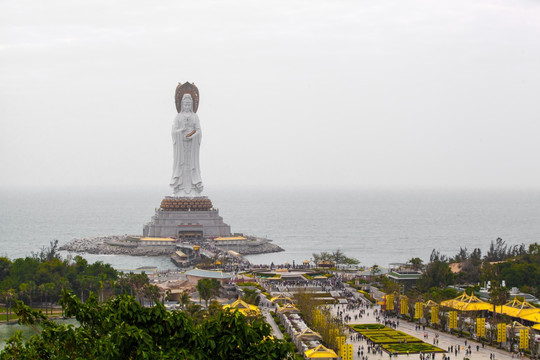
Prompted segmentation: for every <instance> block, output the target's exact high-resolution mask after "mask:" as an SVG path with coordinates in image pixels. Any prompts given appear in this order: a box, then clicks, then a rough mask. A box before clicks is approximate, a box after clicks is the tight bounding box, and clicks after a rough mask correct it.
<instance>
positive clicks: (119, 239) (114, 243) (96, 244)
mask: <svg viewBox="0 0 540 360" xmlns="http://www.w3.org/2000/svg"><path fill="white" fill-rule="evenodd" d="M137 239H138V237H137V236H131V235H112V236H95V237H88V238H82V239H73V240H71V241H70V242H68V243H67V244H65V245H62V246H61V247H60V250H64V251H69V252H75V253H88V254H112V255H131V256H169V255H171V253H173V252H174V250H175V247H174V245H172V246H163V245H161V246H139V243H138V241H137Z"/></svg>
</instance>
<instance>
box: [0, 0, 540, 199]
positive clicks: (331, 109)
mask: <svg viewBox="0 0 540 360" xmlns="http://www.w3.org/2000/svg"><path fill="white" fill-rule="evenodd" d="M538 19H540V3H537V2H533V1H526V0H519V1H481V0H478V1H464V0H460V1H441V2H436V3H434V2H430V1H427V0H413V1H409V2H399V1H382V2H377V3H367V2H350V1H336V2H333V1H322V0H321V1H300V2H294V3H290V2H286V1H277V2H262V3H252V2H249V1H232V0H231V1H224V2H212V1H200V2H196V3H195V2H194V3H191V2H173V1H165V2H161V3H159V4H152V5H151V6H150V5H148V3H146V2H144V1H133V2H123V1H121V2H113V3H109V2H105V1H102V2H99V1H98V2H80V3H79V2H77V3H73V2H69V1H67V0H54V1H51V2H47V3H41V2H39V1H35V0H31V1H26V2H19V1H15V0H11V1H3V2H2V3H1V4H0V54H1V56H0V169H1V170H0V189H9V188H36V189H39V188H55V187H65V188H75V189H77V188H80V189H84V188H92V187H103V188H127V189H129V188H138V187H145V188H149V187H152V188H155V187H159V188H162V189H163V192H164V193H167V191H168V190H169V189H168V186H167V184H168V182H169V179H170V177H171V169H172V143H171V134H170V131H171V130H170V129H171V124H172V120H173V118H174V116H175V114H176V110H175V107H174V101H173V96H174V90H175V87H176V85H177V84H178V82H182V83H184V82H186V81H190V82H194V83H195V84H196V85H197V86H198V88H199V91H200V94H201V101H200V106H199V111H198V115H199V117H200V122H201V127H202V134H203V137H202V143H201V155H200V164H201V172H202V180H203V183H204V185H205V191H204V192H203V195H206V194H207V193H208V192H211V191H214V190H216V189H217V188H219V187H222V188H223V187H232V188H235V187H236V188H244V187H245V188H257V189H298V188H308V189H322V190H324V191H327V192H331V191H338V190H339V189H341V190H346V189H359V190H362V189H365V190H369V189H380V190H385V189H405V190H406V189H427V190H429V189H450V190H455V189H487V190H489V189H493V190H499V189H501V190H527V189H534V190H537V189H540V166H538V155H539V154H540V141H538V134H540V121H539V120H540V112H539V107H538V94H540V67H538V64H539V63H540V22H539V21H538Z"/></svg>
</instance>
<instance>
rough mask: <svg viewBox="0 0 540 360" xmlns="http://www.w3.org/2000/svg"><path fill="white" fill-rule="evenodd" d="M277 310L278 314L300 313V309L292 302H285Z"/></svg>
mask: <svg viewBox="0 0 540 360" xmlns="http://www.w3.org/2000/svg"><path fill="white" fill-rule="evenodd" d="M277 312H278V313H280V314H282V313H293V314H298V313H300V310H299V309H298V308H297V307H296V306H294V305H293V304H286V305H285V306H282V307H280V308H279V309H278V311H277Z"/></svg>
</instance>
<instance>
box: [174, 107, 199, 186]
mask: <svg viewBox="0 0 540 360" xmlns="http://www.w3.org/2000/svg"><path fill="white" fill-rule="evenodd" d="M193 130H195V133H194V134H193V135H191V136H190V138H191V140H190V139H187V138H186V135H188V134H189V133H191V132H192V131H193ZM171 134H172V140H173V153H174V156H173V159H174V162H173V174H172V178H171V181H170V185H171V187H172V188H173V191H174V195H175V196H198V195H199V194H200V193H201V191H202V190H203V184H202V179H201V170H200V166H199V149H200V146H201V138H202V132H201V125H200V123H199V116H197V114H196V113H194V112H192V113H191V114H190V115H189V116H187V115H186V113H184V112H183V111H182V112H180V113H178V114H177V115H176V118H175V119H174V121H173V127H172V132H171Z"/></svg>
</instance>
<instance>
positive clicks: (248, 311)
mask: <svg viewBox="0 0 540 360" xmlns="http://www.w3.org/2000/svg"><path fill="white" fill-rule="evenodd" d="M223 308H224V309H228V308H230V309H236V310H238V311H240V312H241V313H242V314H244V315H246V316H257V315H260V314H261V310H259V308H258V307H257V306H255V305H251V304H248V303H247V302H245V301H244V300H242V299H240V298H238V300H236V301H235V302H233V303H231V304H228V305H224V306H223Z"/></svg>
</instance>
